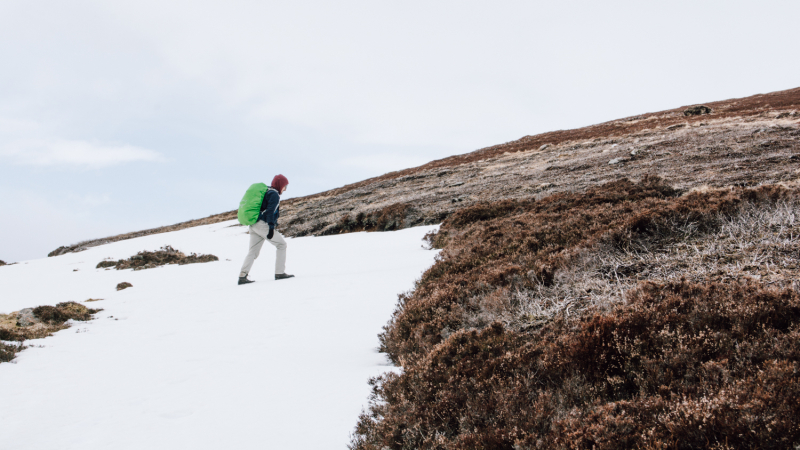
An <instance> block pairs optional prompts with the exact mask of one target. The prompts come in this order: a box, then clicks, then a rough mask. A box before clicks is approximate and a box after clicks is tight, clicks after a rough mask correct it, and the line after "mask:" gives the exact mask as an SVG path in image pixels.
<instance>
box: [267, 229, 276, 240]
mask: <svg viewBox="0 0 800 450" xmlns="http://www.w3.org/2000/svg"><path fill="white" fill-rule="evenodd" d="M272 236H275V229H274V228H270V229H269V234H267V239H272Z"/></svg>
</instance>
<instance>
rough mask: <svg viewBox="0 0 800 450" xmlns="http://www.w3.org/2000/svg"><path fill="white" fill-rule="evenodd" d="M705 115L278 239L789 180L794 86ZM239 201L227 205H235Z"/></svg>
mask: <svg viewBox="0 0 800 450" xmlns="http://www.w3.org/2000/svg"><path fill="white" fill-rule="evenodd" d="M705 105H707V108H708V109H703V108H697V107H694V108H691V107H688V106H684V107H680V108H676V109H673V110H669V111H662V112H657V113H648V114H642V115H638V116H634V117H628V118H624V119H620V120H615V121H611V122H606V123H601V124H598V125H592V126H589V127H585V128H580V129H575V130H561V131H554V132H550V133H544V134H540V135H536V136H525V137H523V138H521V139H519V140H516V141H512V142H508V143H505V144H501V145H497V146H493V147H488V148H485V149H481V150H477V151H474V152H472V153H467V154H464V155H457V156H452V157H449V158H445V159H442V160H437V161H433V162H430V163H428V164H425V165H423V166H420V167H415V168H410V169H406V170H403V171H399V172H392V173H388V174H385V175H382V176H380V177H377V178H372V179H369V180H364V181H361V182H358V183H355V184H352V185H348V186H343V187H341V188H337V189H333V190H331V191H326V192H322V193H319V194H315V195H311V196H308V197H301V198H293V199H288V200H285V201H283V202H282V203H281V226H282V231H283V232H284V234H286V235H288V236H306V235H326V234H337V233H343V232H349V231H358V230H365V229H366V230H394V229H401V228H406V227H409V226H415V225H421V224H433V223H439V222H441V221H442V220H443V219H444V218H446V217H447V216H448V215H450V214H452V213H453V212H454V211H457V210H459V209H462V208H464V207H465V206H469V205H473V204H476V203H479V202H485V201H493V200H502V199H528V198H542V197H544V196H548V195H551V194H554V193H559V192H584V191H586V190H587V189H589V188H592V187H595V186H598V185H600V184H603V183H608V182H611V181H615V180H618V179H620V178H623V177H626V178H630V179H640V178H642V177H644V176H646V175H656V176H659V177H661V178H663V179H664V180H665V182H666V183H668V184H669V185H671V186H674V187H676V188H678V189H689V188H692V187H698V186H703V185H708V186H712V187H723V186H755V185H758V184H762V183H777V182H786V181H790V180H794V179H795V178H797V174H796V173H795V171H796V170H798V168H800V156H798V155H800V144H798V139H799V138H800V126H798V123H800V88H797V89H792V90H788V91H782V92H775V93H772V94H766V95H756V96H753V97H748V98H744V99H733V100H726V101H721V102H713V103H707V104H705ZM687 111H688V113H687ZM687 114H689V115H687ZM287 175H289V176H290V177H291V174H287ZM254 181H259V180H254ZM237 200H238V199H234V200H232V202H233V204H232V205H231V206H232V207H234V206H235V202H236V201H237ZM235 218H236V211H235V210H233V211H229V212H225V213H221V214H217V215H214V216H210V217H206V218H204V219H198V220H192V221H187V222H184V223H180V224H176V225H172V226H167V227H161V228H156V229H152V230H143V231H138V232H134V233H128V234H124V235H119V236H112V237H108V238H104V239H96V240H92V241H88V242H82V243H79V244H74V245H69V246H64V247H61V248H59V249H56V250H54V251H53V252H52V253H51V254H50V256H56V255H59V254H63V253H67V252H73V251H80V250H81V249H85V248H88V247H91V246H96V245H102V244H104V243H107V242H114V241H118V240H124V239H131V238H135V237H141V236H145V235H149V234H154V233H164V232H168V231H175V230H179V229H183V228H189V227H193V226H198V225H207V224H211V223H217V222H221V221H224V220H231V219H235Z"/></svg>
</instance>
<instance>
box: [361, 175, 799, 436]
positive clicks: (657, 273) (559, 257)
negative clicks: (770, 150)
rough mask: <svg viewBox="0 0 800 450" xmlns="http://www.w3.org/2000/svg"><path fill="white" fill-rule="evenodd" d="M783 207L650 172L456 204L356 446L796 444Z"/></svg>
mask: <svg viewBox="0 0 800 450" xmlns="http://www.w3.org/2000/svg"><path fill="white" fill-rule="evenodd" d="M798 212H800V192H798V190H796V189H795V188H793V187H784V186H777V185H772V186H760V187H757V188H744V187H735V188H728V189H700V190H695V191H691V192H688V193H685V192H682V191H680V190H676V189H674V188H672V187H670V186H668V185H665V184H664V183H663V180H659V179H656V178H646V179H644V180H642V181H641V182H639V183H632V182H630V181H627V180H623V181H617V182H613V183H608V184H604V185H601V186H598V187H595V188H592V189H589V190H587V191H586V192H585V193H560V194H556V195H552V196H549V197H546V198H543V199H539V200H503V201H496V202H486V203H480V204H476V205H473V206H471V207H468V208H464V209H462V210H460V211H457V212H456V213H454V214H452V215H451V216H449V217H448V218H447V219H446V220H445V221H444V223H443V224H442V226H441V228H440V230H439V232H438V233H435V234H431V235H430V236H428V240H429V242H430V244H431V245H432V246H434V247H439V248H442V249H443V250H442V253H441V254H440V257H439V258H438V260H437V262H436V263H435V264H434V266H433V267H431V268H430V269H429V270H428V271H426V272H425V274H424V275H423V276H422V278H421V279H420V280H419V282H418V283H417V285H416V287H415V289H414V290H413V291H411V292H409V293H406V294H404V295H402V296H401V298H400V304H399V306H398V308H397V310H396V311H395V313H394V315H393V317H392V319H391V321H390V322H389V324H388V325H387V326H386V328H385V331H384V333H383V334H382V335H381V341H382V349H383V351H385V352H387V354H388V356H389V357H390V358H391V359H392V360H393V361H394V362H396V363H398V364H400V365H402V367H403V371H402V372H401V373H388V374H385V375H383V376H381V377H377V378H375V379H373V380H372V382H371V383H372V385H373V396H372V398H371V403H370V407H369V408H368V409H367V410H366V411H364V413H363V414H362V416H361V418H360V421H359V423H358V426H357V428H356V430H355V433H354V435H353V439H352V442H351V448H353V449H380V450H384V449H386V448H389V449H403V448H418V449H486V448H514V449H529V448H586V449H590V448H597V449H600V448H608V449H611V448H650V449H655V448H794V447H795V446H796V445H798V444H800V292H799V291H798V284H797V282H796V280H797V279H798V275H800V273H799V272H800V266H798V256H797V255H798V250H800V247H798V246H799V245H800V243H799V242H798V237H797V236H798V232H800V229H799V228H798V227H799V226H800V225H799V224H798V223H797V217H798V216H797V214H798Z"/></svg>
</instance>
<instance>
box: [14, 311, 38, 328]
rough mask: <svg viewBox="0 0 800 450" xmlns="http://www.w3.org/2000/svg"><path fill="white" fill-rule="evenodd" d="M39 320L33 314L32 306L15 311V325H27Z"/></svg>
mask: <svg viewBox="0 0 800 450" xmlns="http://www.w3.org/2000/svg"><path fill="white" fill-rule="evenodd" d="M39 322H41V320H39V319H38V318H37V317H36V316H35V315H33V308H25V309H22V310H20V311H19V312H18V313H17V326H18V327H29V326H31V325H34V324H37V323H39Z"/></svg>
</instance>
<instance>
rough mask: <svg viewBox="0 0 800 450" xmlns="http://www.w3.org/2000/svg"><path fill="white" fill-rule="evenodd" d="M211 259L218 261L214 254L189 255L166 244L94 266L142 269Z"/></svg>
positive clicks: (98, 267)
mask: <svg viewBox="0 0 800 450" xmlns="http://www.w3.org/2000/svg"><path fill="white" fill-rule="evenodd" d="M211 261H219V258H217V257H216V256H214V255H198V254H196V253H192V254H191V255H188V256H187V255H185V254H184V253H183V252H181V251H180V250H175V249H174V248H172V247H171V246H169V245H166V246H164V247H161V249H160V250H156V251H154V252H149V251H141V252H139V253H137V254H136V255H134V256H131V257H130V258H128V259H120V260H119V261H116V262H114V261H100V262H99V263H97V266H96V268H97V269H101V268H105V267H114V268H115V269H117V270H123V269H133V270H144V269H152V268H155V267H158V266H164V265H167V264H180V265H184V264H195V263H204V262H211ZM117 290H119V289H117Z"/></svg>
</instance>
